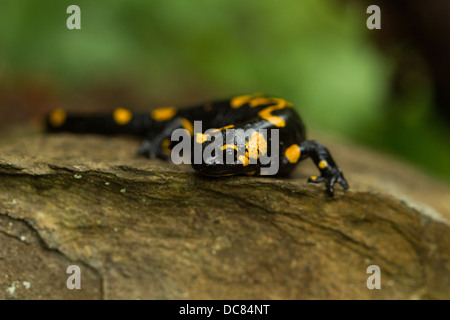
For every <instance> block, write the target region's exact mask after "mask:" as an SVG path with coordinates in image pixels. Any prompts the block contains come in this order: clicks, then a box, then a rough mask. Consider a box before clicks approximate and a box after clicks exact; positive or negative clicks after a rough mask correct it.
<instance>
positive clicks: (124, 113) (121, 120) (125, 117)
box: [113, 108, 133, 126]
mask: <svg viewBox="0 0 450 320" xmlns="http://www.w3.org/2000/svg"><path fill="white" fill-rule="evenodd" d="M132 117H133V114H132V113H131V111H130V110H127V109H124V108H118V109H116V110H114V113H113V118H114V121H115V122H116V123H117V124H119V125H121V126H123V125H125V124H127V123H128V122H130V120H131V118H132Z"/></svg>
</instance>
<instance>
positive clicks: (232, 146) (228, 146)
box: [220, 144, 238, 151]
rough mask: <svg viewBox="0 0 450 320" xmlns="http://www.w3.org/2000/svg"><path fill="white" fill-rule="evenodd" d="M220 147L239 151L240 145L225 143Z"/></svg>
mask: <svg viewBox="0 0 450 320" xmlns="http://www.w3.org/2000/svg"><path fill="white" fill-rule="evenodd" d="M220 149H222V150H226V149H234V150H236V151H238V147H237V146H236V145H234V144H225V145H223V146H221V147H220Z"/></svg>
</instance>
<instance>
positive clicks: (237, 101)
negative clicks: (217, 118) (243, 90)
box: [230, 93, 260, 109]
mask: <svg viewBox="0 0 450 320" xmlns="http://www.w3.org/2000/svg"><path fill="white" fill-rule="evenodd" d="M259 95H260V94H259V93H255V94H247V95H243V96H237V97H234V98H233V99H231V101H230V105H231V107H232V108H233V109H237V108H240V107H242V106H243V105H244V104H246V103H248V102H249V101H250V100H252V99H253V98H255V97H257V96H259Z"/></svg>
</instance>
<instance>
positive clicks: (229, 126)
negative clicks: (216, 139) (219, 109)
mask: <svg viewBox="0 0 450 320" xmlns="http://www.w3.org/2000/svg"><path fill="white" fill-rule="evenodd" d="M231 128H234V124H230V125H228V126H225V127H222V128H219V130H220V131H222V130H227V129H231Z"/></svg>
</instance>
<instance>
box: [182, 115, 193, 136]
mask: <svg viewBox="0 0 450 320" xmlns="http://www.w3.org/2000/svg"><path fill="white" fill-rule="evenodd" d="M181 126H182V127H183V128H184V129H186V130H187V131H189V134H190V135H191V136H192V135H193V134H194V126H193V125H192V122H191V121H189V120H188V119H186V118H181Z"/></svg>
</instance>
